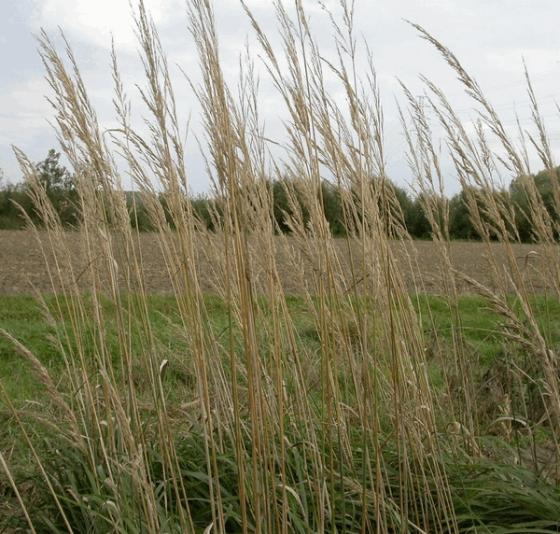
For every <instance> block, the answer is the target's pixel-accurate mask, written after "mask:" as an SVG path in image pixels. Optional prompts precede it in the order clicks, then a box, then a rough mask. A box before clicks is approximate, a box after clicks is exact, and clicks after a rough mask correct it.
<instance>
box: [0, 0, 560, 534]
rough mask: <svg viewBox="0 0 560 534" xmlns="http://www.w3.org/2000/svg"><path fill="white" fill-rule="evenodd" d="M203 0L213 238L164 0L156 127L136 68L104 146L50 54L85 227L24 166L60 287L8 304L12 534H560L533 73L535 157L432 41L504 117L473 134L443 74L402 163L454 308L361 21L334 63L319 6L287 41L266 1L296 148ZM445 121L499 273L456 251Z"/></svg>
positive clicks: (559, 385) (556, 375)
mask: <svg viewBox="0 0 560 534" xmlns="http://www.w3.org/2000/svg"><path fill="white" fill-rule="evenodd" d="M188 5H189V8H188V24H189V30H190V35H191V38H192V43H193V46H194V47H195V49H196V51H197V54H198V58H199V64H200V69H201V83H200V84H199V85H194V87H193V89H194V92H195V94H196V97H197V99H198V102H199V103H200V106H201V109H202V119H203V123H204V128H205V136H204V139H203V143H202V145H203V148H204V151H205V154H206V155H207V161H208V172H209V177H210V179H211V180H212V183H213V194H214V195H215V198H216V204H215V206H216V208H215V209H216V212H215V213H214V214H213V216H214V220H215V224H214V225H213V231H210V230H208V229H207V226H206V225H204V224H201V221H200V220H198V219H197V217H196V215H195V213H194V211H193V209H192V203H191V200H192V197H191V196H190V189H189V178H188V177H189V175H188V169H187V168H186V164H185V161H186V156H185V149H184V139H183V131H184V125H183V124H181V123H180V122H179V119H178V117H177V112H176V105H175V104H176V103H175V97H174V91H173V83H172V80H171V75H170V74H169V70H168V65H167V60H166V56H165V52H164V50H163V49H162V47H161V44H160V41H159V38H158V34H157V30H156V28H155V27H154V25H153V24H152V22H151V20H150V18H149V15H148V14H147V13H146V11H145V9H144V6H143V3H142V2H140V3H139V4H138V5H137V6H136V8H135V11H134V12H135V18H134V22H135V25H136V31H137V36H138V43H139V48H140V51H141V56H142V60H143V65H144V74H145V76H144V79H143V80H138V88H139V89H140V96H141V100H142V104H143V106H144V109H143V110H142V117H143V118H144V119H145V126H144V127H143V128H142V129H140V130H137V129H135V127H134V126H133V125H134V124H136V121H135V120H133V119H132V116H131V113H132V112H131V107H130V101H129V99H128V96H127V88H125V87H124V84H123V82H122V79H121V76H120V70H119V59H118V57H117V55H116V53H115V52H113V54H112V64H111V68H112V77H113V82H114V88H113V89H114V108H115V121H116V123H118V126H117V127H116V128H114V129H112V130H111V131H110V132H104V131H103V130H102V129H101V127H100V125H99V123H98V118H97V115H96V113H95V110H94V108H93V106H92V104H91V102H90V100H89V98H88V91H87V87H86V86H85V84H84V81H83V79H82V78H81V76H80V70H79V65H78V62H77V60H76V59H75V57H74V55H73V53H72V49H71V47H70V45H68V47H67V48H66V49H64V50H58V49H57V48H56V47H55V46H54V44H53V43H52V41H51V40H50V39H49V36H48V35H46V34H42V35H41V37H40V41H39V42H40V54H41V57H42V60H43V64H44V67H45V72H46V77H47V80H48V82H49V85H50V88H51V94H50V95H49V98H50V101H51V103H52V106H53V109H54V112H55V126H56V129H57V134H58V140H59V143H60V146H61V149H62V150H63V151H64V154H65V156H66V158H67V159H68V161H69V162H70V164H71V167H72V172H73V173H74V174H75V188H76V198H77V199H78V200H77V203H78V208H79V215H80V216H79V219H80V220H79V224H78V225H77V227H76V228H75V230H74V231H73V232H68V231H67V229H66V228H64V227H63V225H62V224H61V222H60V220H59V219H58V217H57V213H56V211H55V210H54V209H53V206H52V204H51V203H50V201H49V197H48V194H47V193H48V192H47V191H46V189H45V187H44V184H43V183H42V182H41V181H40V180H39V177H38V174H37V168H36V167H35V166H34V165H33V164H32V163H31V162H30V160H29V159H28V158H27V157H26V155H25V154H24V153H23V152H21V151H20V150H18V149H17V148H16V149H15V152H16V156H17V158H18V161H19V163H20V166H21V170H22V172H23V174H24V176H25V180H26V185H27V188H28V191H29V194H30V196H31V199H32V201H33V205H34V207H35V210H36V212H37V214H38V215H39V217H40V219H41V224H40V225H35V224H34V223H33V221H32V220H31V218H28V223H29V224H28V226H29V231H30V232H31V233H32V235H34V236H35V238H36V246H37V247H38V248H39V250H40V251H41V256H42V258H43V262H44V263H43V265H44V273H43V278H44V280H45V281H46V286H45V287H42V288H41V289H42V291H38V292H37V294H35V295H33V296H26V295H15V294H14V295H3V296H0V422H1V424H0V531H5V532H37V533H39V532H76V533H82V532H83V533H96V534H97V533H109V532H119V533H125V532H126V533H147V532H149V533H152V532H153V533H179V532H181V533H183V532H193V533H194V532H200V533H205V534H206V533H208V534H210V533H214V532H216V533H224V532H231V533H234V532H239V533H250V532H251V533H252V532H255V533H265V532H266V533H292V532H296V533H307V532H320V533H323V532H325V533H327V532H328V533H331V532H332V533H335V532H336V533H354V532H364V533H365V532H376V533H408V532H411V533H459V532H495V533H503V534H505V533H520V534H521V533H543V534H545V533H553V532H559V531H560V487H559V482H560V473H559V466H560V464H559V455H560V430H559V429H560V367H559V364H558V355H559V347H560V344H559V343H560V321H559V318H560V250H559V248H558V242H557V240H558V235H559V234H560V228H559V227H558V226H559V223H558V218H557V217H555V216H554V213H551V211H550V210H548V209H546V207H545V206H544V204H543V199H542V197H541V196H540V195H539V193H538V191H537V190H536V188H535V184H534V181H533V180H532V179H531V173H530V169H529V167H528V158H527V157H526V154H527V151H529V150H531V151H533V152H535V153H536V154H537V156H538V157H539V158H540V160H541V163H542V167H544V168H545V169H547V170H549V171H550V173H551V184H552V185H551V186H552V188H553V193H554V194H553V200H554V203H555V211H556V213H560V184H559V183H557V182H558V180H557V174H556V171H555V160H554V156H553V154H552V152H551V149H550V146H549V141H548V135H547V130H546V128H545V125H544V122H543V120H542V117H541V115H540V112H539V108H538V101H537V99H536V97H535V95H534V92H533V89H532V86H531V82H530V77H529V76H528V75H527V91H528V95H529V97H530V99H531V102H532V116H533V119H534V124H533V130H532V133H531V134H529V133H527V134H526V137H525V145H524V146H522V147H519V145H518V143H517V142H514V141H512V139H511V138H510V136H509V135H508V133H507V131H506V130H505V128H504V126H503V125H502V123H501V121H500V117H499V116H498V114H497V113H496V112H495V110H494V108H493V107H492V104H491V103H490V102H488V100H487V99H486V98H485V97H484V94H483V93H482V91H481V89H480V87H479V86H478V84H477V83H476V80H474V79H473V78H472V77H471V76H470V75H469V74H468V72H466V71H465V69H464V68H463V66H462V65H461V63H460V62H459V60H458V59H457V58H456V57H455V56H454V55H453V53H452V52H451V51H450V50H448V49H447V48H446V47H445V46H444V45H443V44H442V43H440V42H438V41H437V40H436V39H435V38H434V37H432V36H431V35H429V34H428V33H427V32H425V31H424V30H423V29H422V28H420V27H415V29H416V30H417V31H418V34H419V38H423V39H425V40H427V41H428V42H430V43H431V44H432V45H433V47H434V53H436V54H440V55H442V57H443V60H444V61H446V62H447V63H448V65H449V68H450V69H452V70H453V71H454V73H455V75H456V76H457V77H458V79H459V80H460V82H461V83H462V84H463V86H464V88H465V90H466V92H467V93H468V94H469V95H470V96H471V97H472V99H473V103H474V105H476V106H477V107H478V109H479V118H480V120H479V123H478V126H477V128H475V131H474V132H473V131H472V130H468V129H467V128H466V127H465V125H463V124H462V123H461V121H460V120H459V118H458V116H457V115H456V113H455V112H454V110H453V107H452V106H451V104H450V103H449V101H448V100H447V98H446V96H445V94H443V93H442V92H441V91H440V90H439V88H438V86H437V80H435V81H431V80H428V79H424V82H425V86H426V92H427V96H426V98H424V99H423V100H422V102H420V101H418V99H416V98H415V97H414V96H413V95H412V94H411V93H410V91H408V89H407V87H406V86H404V85H403V87H402V89H403V95H404V99H403V103H402V107H401V116H402V122H403V130H404V132H405V139H406V142H407V150H406V152H405V153H403V158H407V159H408V161H409V163H410V168H411V170H412V173H413V174H414V179H415V187H416V189H417V190H418V191H419V192H420V193H422V198H423V199H424V201H423V209H424V211H425V214H426V216H427V218H428V220H429V222H430V226H431V232H432V243H431V247H432V248H431V254H432V255H433V256H434V257H436V258H437V259H438V265H439V266H440V268H439V273H438V279H439V283H438V284H439V285H438V291H437V294H433V291H429V292H428V291H427V289H426V286H425V285H424V284H423V282H422V277H420V278H415V277H412V278H411V279H408V278H407V272H416V271H417V270H418V269H421V267H422V265H419V264H418V262H417V260H415V257H414V254H413V253H412V252H411V251H412V250H413V249H414V247H415V245H414V243H413V242H412V241H411V239H410V236H409V235H408V234H407V232H406V228H405V226H404V224H403V217H402V213H401V212H400V209H399V204H398V201H397V199H396V197H395V194H394V190H393V189H392V187H391V185H390V181H389V177H388V176H387V173H386V168H385V156H384V154H385V152H384V139H383V110H382V109H381V104H380V95H379V88H378V85H377V80H376V75H375V69H374V67H373V65H372V64H371V62H368V61H367V58H368V57H369V56H368V51H367V50H363V49H362V48H361V47H360V46H359V45H358V44H357V43H358V39H357V37H356V32H355V30H354V27H353V9H352V3H351V2H348V3H346V2H344V1H342V2H341V3H340V6H339V7H340V9H339V15H337V16H335V15H333V18H332V42H333V44H334V45H335V46H334V48H335V49H336V50H337V55H336V57H335V58H334V59H333V60H332V61H327V60H326V59H325V58H324V57H323V56H322V53H321V50H320V48H319V46H318V44H317V41H316V40H315V38H314V35H313V32H312V29H311V28H310V26H309V25H308V19H307V17H306V14H305V12H304V9H303V6H302V4H301V3H300V2H295V8H294V9H290V10H287V9H286V8H284V7H283V5H282V4H280V3H279V4H278V5H277V6H276V16H277V23H278V32H279V34H280V37H281V39H280V40H279V42H280V44H279V45H278V46H273V45H272V44H271V41H270V40H269V37H268V36H267V35H266V34H265V33H264V32H263V31H262V29H261V27H260V26H259V22H258V20H256V19H255V18H253V16H252V14H251V12H250V10H249V9H248V8H247V7H245V10H246V14H247V16H248V17H249V19H250V20H251V23H252V27H253V31H254V35H255V36H256V39H257V41H258V44H259V47H260V54H261V55H262V57H264V58H265V60H266V62H267V65H268V76H270V78H271V80H272V81H273V83H274V86H275V88H276V91H277V97H278V99H279V101H281V102H283V104H284V106H285V108H286V109H287V113H288V118H287V119H286V121H285V123H284V128H285V134H286V135H285V141H284V144H283V146H282V150H283V154H284V156H282V157H279V156H276V155H274V153H272V152H271V150H270V147H269V145H268V141H267V137H266V132H265V130H264V126H263V124H262V121H261V118H260V115H259V99H258V96H257V95H258V82H257V79H256V75H255V71H254V69H253V68H252V67H251V61H250V60H249V59H248V60H247V61H244V62H241V64H240V65H242V67H240V73H239V76H240V78H239V82H238V84H237V85H235V86H230V85H228V84H227V83H226V82H225V80H224V75H223V71H222V65H221V63H220V54H219V44H218V34H217V31H218V30H217V29H216V27H215V24H214V17H213V11H212V6H211V4H210V3H209V2H207V1H206V0H191V1H190V2H189V4H188ZM360 54H362V56H361V57H366V63H367V64H368V65H369V68H368V69H367V70H365V71H363V70H362V69H357V67H356V65H357V60H358V56H359V55H360ZM327 73H328V76H329V77H331V78H332V76H333V75H334V78H335V79H336V80H338V83H339V86H340V89H341V90H342V91H343V93H344V99H343V101H342V102H341V100H340V99H335V98H333V97H332V96H331V93H330V91H327V89H326V82H325V79H326V77H327ZM427 107H429V109H430V113H431V114H432V119H431V120H434V119H433V117H436V118H437V121H438V122H439V123H440V124H441V125H442V126H443V128H444V130H445V132H446V150H447V151H448V153H449V154H448V155H449V157H451V160H452V161H453V164H454V168H455V173H456V176H457V179H458V180H459V182H460V183H461V186H462V187H463V190H464V192H465V195H466V199H467V203H468V207H469V215H470V218H471V220H472V222H473V225H474V226H475V228H476V231H477V233H478V234H479V235H480V236H481V243H480V247H481V249H482V250H483V251H484V256H485V278H484V279H483V280H481V279H477V278H475V277H473V276H472V274H469V273H468V272H464V271H462V270H461V266H460V264H459V265H457V263H456V262H453V261H452V258H451V253H450V251H451V243H450V240H449V219H448V213H449V210H448V208H449V206H448V203H447V201H446V199H445V197H444V196H443V195H442V187H443V186H442V181H443V179H442V170H441V163H440V159H439V152H438V149H437V148H436V147H435V146H434V142H433V139H432V134H431V130H430V121H429V120H428V119H427V117H426V110H427ZM117 158H118V161H119V163H118V164H117ZM504 173H506V174H507V175H508V176H509V177H510V178H516V179H518V180H519V187H520V188H521V189H522V190H523V193H524V196H525V199H526V203H525V204H524V206H525V208H524V209H525V211H524V215H525V216H526V217H527V219H528V220H529V221H530V223H531V228H532V240H533V243H534V245H535V248H534V249H531V250H529V251H528V252H527V253H526V254H524V256H523V257H522V258H521V260H520V259H519V257H518V249H517V248H516V247H517V245H518V243H519V242H520V236H519V235H518V233H517V230H516V225H515V217H516V213H517V208H518V206H515V205H514V203H513V201H512V200H511V198H510V197H508V195H507V193H505V192H504V191H503V190H502V189H501V188H500V187H499V185H498V184H500V183H501V179H502V178H503V175H504ZM125 175H126V176H128V177H129V178H130V179H131V180H133V182H134V186H135V189H136V190H137V191H138V192H139V195H141V198H142V202H143V206H144V207H145V209H146V212H147V214H148V216H149V218H150V221H151V226H152V227H153V228H155V229H156V231H155V232H154V234H153V235H152V239H153V242H154V246H155V247H157V248H158V250H159V254H160V255H161V258H162V262H161V273H159V274H160V276H162V277H164V278H165V279H166V287H167V288H168V291H167V292H166V294H165V295H163V294H156V293H154V292H152V291H150V290H149V287H150V285H149V281H148V280H147V279H146V272H145V270H144V269H143V264H144V261H145V260H144V256H143V251H142V247H141V246H140V241H141V238H140V235H139V234H138V232H137V231H136V230H135V229H134V228H133V227H131V224H130V220H131V217H130V213H129V208H128V205H127V195H126V191H125V190H124V187H123V176H125ZM325 176H329V179H332V180H333V181H336V183H337V185H338V186H339V187H340V191H341V201H342V203H343V212H344V222H345V230H346V237H345V238H341V239H337V240H335V239H334V238H333V236H332V233H331V230H330V228H329V225H328V223H327V221H326V218H325V216H324V211H323V204H322V202H321V191H322V189H321V181H322V179H323V178H324V177H325ZM553 176H554V178H552V177H553ZM279 177H283V178H286V177H288V178H289V180H284V181H283V183H284V184H285V189H286V190H285V194H286V198H287V201H288V205H289V210H287V212H286V217H285V220H286V221H287V222H286V224H287V225H288V226H289V229H290V233H289V235H286V234H282V233H281V232H279V229H278V228H277V226H276V223H275V218H274V217H273V213H272V205H273V203H272V198H271V190H272V189H271V187H270V182H271V180H274V179H276V178H279ZM76 236H78V237H79V239H78V241H77V242H76ZM395 243H396V244H397V245H402V247H401V249H402V250H401V252H399V256H398V257H397V253H396V252H395ZM76 246H77V247H79V250H80V254H81V257H82V258H83V262H82V263H81V264H80V266H77V264H76V262H75V261H74V259H73V258H74V256H75V253H74V252H75V247H76ZM280 249H281V250H282V254H283V260H282V266H281V267H280V265H279V260H278V257H279V255H278V251H279V250H280ZM403 251H404V252H403ZM4 252H5V253H7V254H9V251H4ZM403 254H404V255H403ZM535 256H538V259H539V261H538V262H533V257H535ZM529 264H530V265H531V269H532V271H531V273H530V276H529V272H528V265H529ZM200 265H204V266H205V268H204V270H205V274H204V280H203V279H202V277H201V274H200V268H199V266H200ZM302 265H305V266H306V267H305V269H303V267H302ZM404 265H406V266H407V267H406V268H405V267H404ZM286 273H287V274H286ZM286 279H293V280H294V281H296V282H297V284H296V286H297V287H298V288H299V289H298V291H297V292H293V291H291V290H289V288H288V286H287V282H286ZM535 280H537V281H538V280H546V284H544V285H543V284H540V285H537V286H536V285H535ZM290 287H291V286H290ZM539 288H540V289H539ZM543 288H544V289H543Z"/></svg>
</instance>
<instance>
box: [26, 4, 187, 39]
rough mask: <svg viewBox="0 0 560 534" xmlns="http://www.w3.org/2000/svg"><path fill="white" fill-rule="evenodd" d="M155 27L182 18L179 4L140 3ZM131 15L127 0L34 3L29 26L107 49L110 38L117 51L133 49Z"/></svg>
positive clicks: (181, 8) (181, 5)
mask: <svg viewBox="0 0 560 534" xmlns="http://www.w3.org/2000/svg"><path fill="white" fill-rule="evenodd" d="M144 1H145V5H146V8H147V10H148V11H149V13H150V14H151V16H152V17H153V19H154V21H155V23H156V24H157V25H158V26H160V27H162V26H164V25H166V24H168V23H170V22H173V21H174V20H176V19H177V18H178V16H180V17H181V18H182V17H184V16H185V4H184V2H182V1H180V0H144ZM131 15H132V12H131V7H130V4H129V0H37V4H36V9H35V16H34V18H33V26H35V27H42V28H45V29H47V30H53V29H56V28H58V27H61V28H63V29H64V31H65V32H66V33H67V34H68V35H69V36H70V37H78V38H80V40H85V41H88V42H89V43H91V44H93V45H95V46H102V47H107V46H109V44H110V37H111V35H113V36H114V38H115V42H116V44H117V46H118V47H120V48H127V49H134V48H135V46H136V38H135V36H134V29H133V20H132V16H131Z"/></svg>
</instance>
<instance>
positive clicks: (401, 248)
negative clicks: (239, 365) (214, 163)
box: [0, 231, 552, 294]
mask: <svg viewBox="0 0 560 534" xmlns="http://www.w3.org/2000/svg"><path fill="white" fill-rule="evenodd" d="M209 239H213V240H214V241H213V243H209ZM65 243H66V244H67V247H68V253H69V256H70V259H71V261H70V262H68V265H70V266H71V268H72V269H73V271H74V275H75V276H77V277H79V278H80V286H81V287H83V289H87V288H88V280H87V278H86V276H82V273H84V272H86V271H87V267H88V263H90V262H91V261H92V258H89V259H87V258H85V257H84V255H83V243H84V236H83V235H82V234H80V233H78V232H68V233H67V234H66V235H65ZM138 244H139V250H140V251H141V253H142V265H143V266H142V270H143V277H144V281H145V285H146V289H147V291H149V292H153V293H167V292H170V291H171V285H170V277H169V272H168V267H167V266H166V265H165V262H164V261H163V255H162V252H161V249H160V244H159V239H158V236H157V235H155V234H150V233H145V234H140V236H139V241H138ZM392 246H393V247H394V251H395V257H396V259H397V264H398V266H399V268H400V270H401V272H403V273H404V277H405V281H406V283H407V285H408V287H409V288H410V289H414V288H416V289H418V290H420V291H425V292H429V293H440V292H442V291H443V287H442V275H441V273H442V260H441V256H440V254H439V253H438V249H437V247H436V245H434V243H432V242H429V241H416V242H411V243H405V244H403V243H402V242H399V243H397V242H395V243H394V244H393V245H392ZM42 247H43V249H44V250H47V251H48V250H49V243H48V238H47V234H46V233H41V232H40V233H38V234H37V235H35V234H34V233H33V232H30V231H0V294H30V293H33V292H34V291H35V290H38V291H40V292H52V291H58V290H60V289H61V286H62V284H63V283H64V280H63V278H64V274H63V276H62V278H61V279H59V278H58V277H56V276H55V279H54V283H53V281H51V279H50V277H49V271H48V270H47V268H46V261H45V256H44V254H43V252H42ZM334 247H335V249H336V252H337V257H338V258H339V261H340V268H339V269H338V272H339V273H340V275H341V276H342V277H344V278H345V280H343V282H342V283H343V284H347V285H348V287H350V286H351V285H352V280H358V281H359V280H360V279H361V278H362V275H361V271H360V265H361V264H362V261H361V259H360V246H359V244H358V243H352V242H348V241H346V240H345V239H337V240H334ZM117 248H118V247H117ZM198 248H199V261H198V263H197V270H198V274H199V279H200V281H201V284H202V289H203V290H205V291H214V290H216V286H215V284H214V281H215V280H220V271H221V270H223V269H225V268H229V267H228V266H226V265H225V263H224V259H223V255H222V254H221V253H220V242H219V238H208V237H207V238H205V239H201V243H200V246H199V247H198ZM252 250H253V253H254V258H255V262H254V263H255V265H256V266H257V269H256V271H255V273H254V274H255V276H256V278H257V282H258V278H259V272H258V270H259V267H258V265H259V255H260V254H261V253H262V250H261V249H260V245H259V243H255V244H254V246H253V247H252ZM349 250H351V251H352V256H353V257H354V260H355V261H354V264H353V265H352V263H351V262H350V261H349V257H350V254H349ZM513 251H514V256H515V259H516V261H517V262H518V264H519V265H520V267H521V272H522V273H523V276H524V277H525V278H526V281H527V282H529V283H530V284H531V285H532V286H533V288H534V290H535V291H537V292H541V291H545V290H546V289H547V288H549V287H550V280H551V279H552V277H551V276H547V274H546V272H547V269H546V262H545V260H544V254H543V253H541V249H540V248H539V247H538V246H535V245H529V244H523V245H514V246H513ZM307 252H309V254H308V253H307ZM535 252H536V254H535ZM100 254H101V253H100ZM376 254H377V252H376V251H375V250H372V251H369V252H368V255H367V256H366V258H365V260H366V264H368V263H369V262H375V255H376ZM220 256H222V257H220ZM276 256H277V264H278V270H279V275H280V279H281V281H282V283H283V285H284V288H285V290H286V292H287V293H298V292H300V291H301V290H302V287H303V286H302V284H305V280H306V276H308V274H309V273H310V272H311V270H312V269H314V268H315V266H314V265H313V253H312V251H306V250H302V249H298V245H297V243H296V242H295V240H292V239H291V238H286V239H282V238H278V240H277V246H276ZM48 257H49V254H48V253H47V258H48ZM450 257H451V261H452V265H453V267H454V268H455V269H457V270H458V271H460V272H462V273H464V274H466V275H467V276H468V277H471V278H473V279H474V280H476V281H477V282H479V283H481V284H484V285H486V286H488V287H490V288H492V287H493V286H494V285H495V280H496V277H497V276H505V277H507V276H508V272H509V268H508V266H507V265H508V264H507V258H506V254H505V251H504V247H503V246H502V245H500V244H498V243H495V244H492V245H490V246H487V245H484V244H481V243H465V242H453V243H451V244H450ZM489 257H494V258H495V260H496V261H497V264H498V268H499V272H498V273H496V272H495V271H493V269H492V267H491V264H490V262H489V261H488V258H489ZM97 260H99V258H93V261H97ZM49 265H51V266H52V265H53V264H52V261H51V260H49ZM127 268H129V266H127V265H126V264H125V262H124V261H121V262H119V268H118V272H119V273H120V276H125V275H126V270H127ZM65 269H66V270H65V272H66V273H68V272H69V271H68V267H66V268H65ZM262 269H263V270H264V269H266V265H264V264H263V266H262ZM353 269H354V270H353ZM352 270H353V272H354V275H352ZM63 271H64V268H63ZM263 279H266V276H265V274H264V271H263ZM459 287H460V290H461V291H463V292H472V291H473V288H472V286H470V285H469V284H468V283H466V282H461V283H460V286H459ZM311 290H312V288H311Z"/></svg>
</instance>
